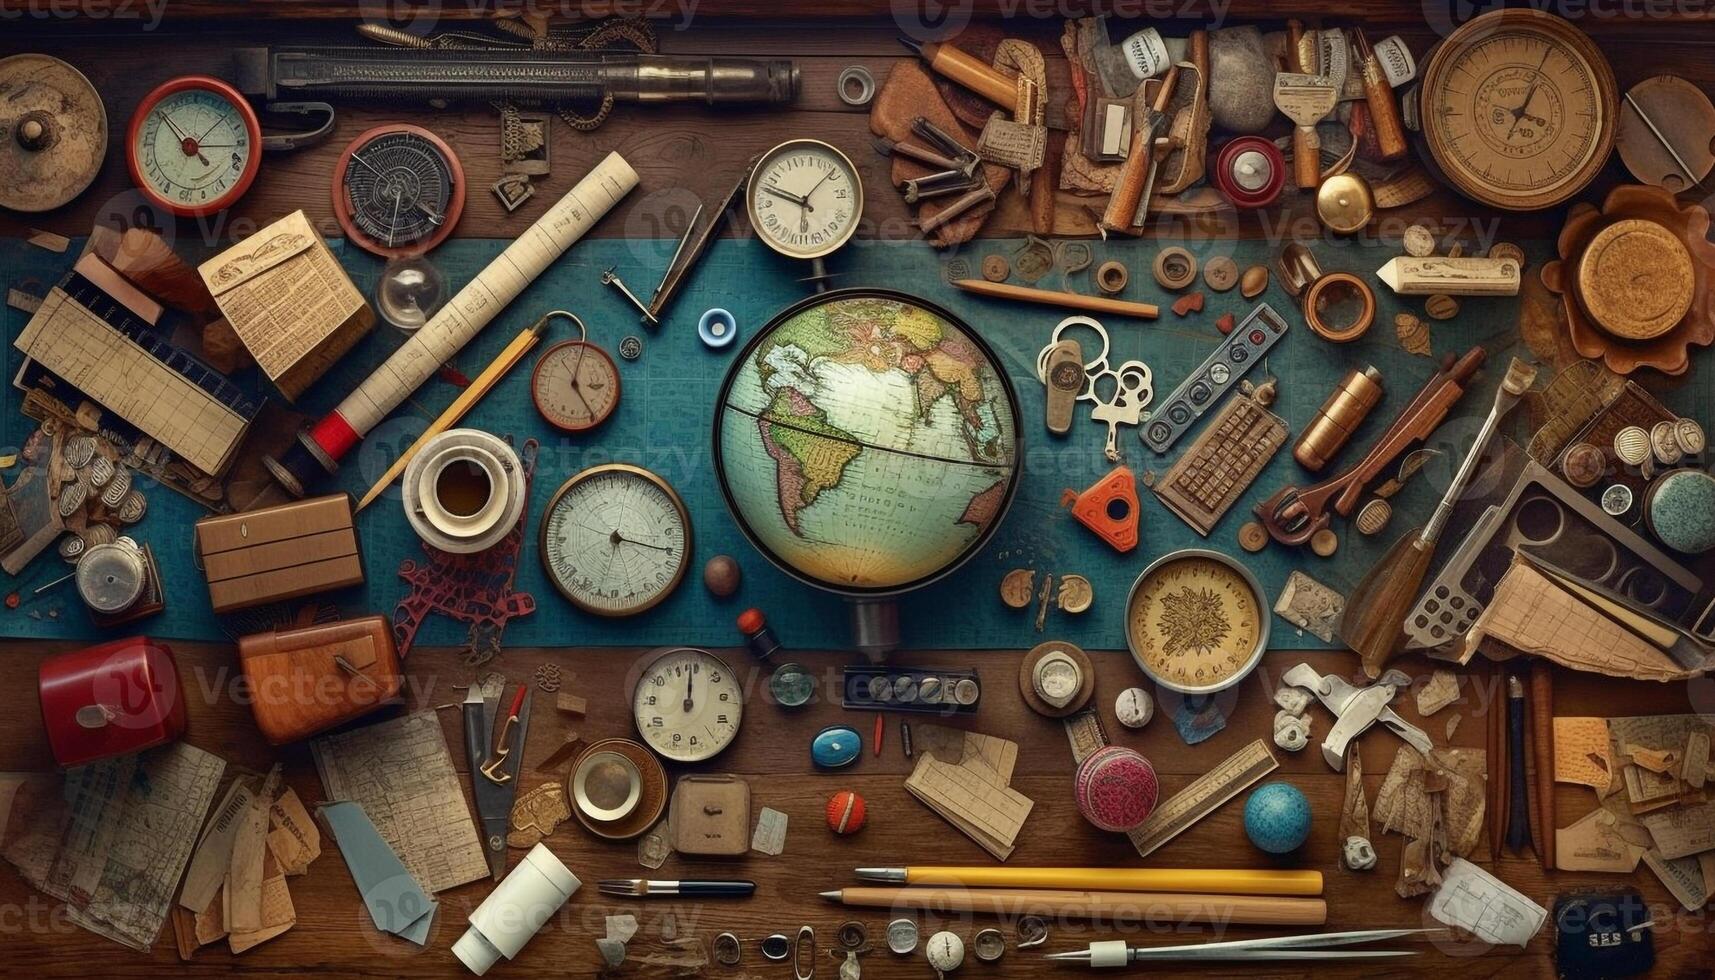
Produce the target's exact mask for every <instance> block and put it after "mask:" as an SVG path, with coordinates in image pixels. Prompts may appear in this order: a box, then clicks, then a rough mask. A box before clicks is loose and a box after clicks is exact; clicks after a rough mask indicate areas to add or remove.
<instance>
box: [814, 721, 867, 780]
mask: <svg viewBox="0 0 1715 980" xmlns="http://www.w3.org/2000/svg"><path fill="white" fill-rule="evenodd" d="M862 754H863V737H862V736H861V735H859V734H858V733H857V729H855V728H848V727H846V726H845V725H829V726H828V727H827V728H824V729H822V730H821V731H819V732H817V733H816V737H815V738H814V739H812V740H811V741H810V761H811V762H813V763H815V764H816V768H818V769H843V768H845V767H846V766H849V765H851V764H852V763H854V762H856V761H857V757H858V756H860V755H862Z"/></svg>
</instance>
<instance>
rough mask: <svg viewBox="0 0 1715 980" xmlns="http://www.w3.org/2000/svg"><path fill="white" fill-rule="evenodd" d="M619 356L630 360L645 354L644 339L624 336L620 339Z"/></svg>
mask: <svg viewBox="0 0 1715 980" xmlns="http://www.w3.org/2000/svg"><path fill="white" fill-rule="evenodd" d="M619 356H620V357H623V358H625V359H626V360H628V361H635V360H637V359H638V358H639V357H642V356H643V340H642V338H639V337H622V338H620V341H619Z"/></svg>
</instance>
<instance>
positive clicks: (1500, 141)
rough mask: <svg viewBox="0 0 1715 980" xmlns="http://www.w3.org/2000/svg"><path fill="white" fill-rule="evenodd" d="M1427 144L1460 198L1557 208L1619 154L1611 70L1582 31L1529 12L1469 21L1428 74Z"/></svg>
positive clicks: (1439, 51)
mask: <svg viewBox="0 0 1715 980" xmlns="http://www.w3.org/2000/svg"><path fill="white" fill-rule="evenodd" d="M1419 99H1420V115H1421V118H1422V125H1423V138H1424V142H1425V143H1426V144H1427V146H1428V149H1429V154H1430V156H1431V157H1433V159H1434V163H1435V165H1436V167H1437V168H1438V169H1439V170H1440V171H1441V173H1442V175H1443V176H1444V177H1445V178H1446V179H1447V181H1448V182H1449V183H1450V184H1452V185H1453V187H1454V188H1456V189H1457V190H1459V191H1460V192H1461V193H1463V194H1465V195H1466V196H1468V197H1470V198H1472V199H1473V200H1476V201H1479V202H1481V203H1483V204H1487V205H1490V206H1492V207H1496V208H1502V209H1505V210H1509V211H1535V210H1539V209H1541V208H1548V207H1553V206H1554V205H1556V204H1559V203H1561V202H1563V201H1565V200H1566V199H1568V198H1570V197H1572V196H1573V195H1574V194H1577V193H1578V192H1579V191H1580V190H1582V189H1583V188H1584V187H1585V185H1587V184H1589V183H1590V181H1591V180H1592V179H1594V178H1595V176H1596V174H1597V173H1598V172H1599V171H1601V169H1602V166H1603V165H1604V164H1605V163H1606V162H1607V159H1608V153H1609V151H1610V150H1611V149H1612V148H1613V145H1614V128H1615V122H1616V119H1617V117H1618V112H1617V108H1616V106H1617V104H1618V92H1617V89H1616V88H1615V85H1614V71H1613V69H1612V68H1611V67H1610V66H1609V65H1608V62H1607V60H1606V59H1605V58H1604V57H1603V56H1602V52H1601V51H1600V50H1598V49H1597V47H1596V45H1595V43H1594V42H1592V41H1591V40H1590V38H1589V37H1588V36H1586V35H1585V34H1584V33H1583V32H1582V31H1580V30H1578V28H1576V27H1574V26H1572V24H1571V23H1569V22H1567V21H1566V20H1564V19H1562V18H1560V17H1557V16H1555V15H1553V14H1548V13H1543V12H1541V11H1537V10H1531V9H1526V8H1515V9H1507V10H1496V11H1491V12H1489V13H1486V14H1483V15H1482V16H1480V17H1475V18H1472V19H1471V20H1470V21H1468V22H1467V23H1465V24H1464V25H1463V26H1461V27H1459V28H1458V29H1457V30H1455V31H1454V32H1453V33H1452V34H1450V35H1448V37H1447V39H1446V40H1445V41H1443V42H1441V44H1440V45H1439V46H1438V47H1437V48H1436V49H1435V50H1434V51H1433V52H1432V53H1431V54H1430V56H1429V59H1428V61H1427V63H1426V64H1425V65H1424V69H1423V81H1422V87H1421V92H1420V95H1419Z"/></svg>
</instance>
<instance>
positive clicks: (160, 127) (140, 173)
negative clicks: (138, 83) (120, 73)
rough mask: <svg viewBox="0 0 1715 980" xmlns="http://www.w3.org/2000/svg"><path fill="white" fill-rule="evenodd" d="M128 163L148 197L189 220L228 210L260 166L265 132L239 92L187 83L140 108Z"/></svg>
mask: <svg viewBox="0 0 1715 980" xmlns="http://www.w3.org/2000/svg"><path fill="white" fill-rule="evenodd" d="M125 162H126V164H127V165H128V166H129V167H130V170H131V179H132V181H133V182H135V183H136V185H137V189H138V190H139V191H141V192H142V194H143V196H144V197H146V198H148V199H149V201H150V202H152V203H153V204H155V205H156V206H158V207H161V208H164V209H166V210H167V211H168V212H170V213H172V214H176V215H178V216H180V217H184V218H198V217H203V216H205V215H210V214H214V213H215V212H217V211H221V210H224V209H225V208H227V207H230V206H231V205H232V204H233V203H234V202H236V201H237V200H238V199H239V198H240V197H243V196H244V192H245V191H247V190H249V189H250V184H251V183H252V182H253V181H254V180H255V179H256V171H257V170H259V169H261V166H262V124H261V123H260V122H259V121H258V120H257V118H256V110H254V109H252V108H250V103H248V102H246V101H245V100H244V96H242V95H240V94H239V92H238V90H237V89H235V88H233V87H232V86H231V85H228V84H226V83H225V82H223V81H221V80H220V79H218V78H210V77H208V76H206V75H186V76H183V77H181V78H175V79H172V80H171V81H168V82H166V83H165V84H163V85H160V86H159V87H157V88H155V89H154V90H153V91H151V92H150V93H149V94H148V95H145V96H143V101H142V102H140V103H139V104H138V105H137V111H136V112H135V113H134V114H133V115H132V116H131V128H130V131H129V132H128V133H127V135H126V137H125Z"/></svg>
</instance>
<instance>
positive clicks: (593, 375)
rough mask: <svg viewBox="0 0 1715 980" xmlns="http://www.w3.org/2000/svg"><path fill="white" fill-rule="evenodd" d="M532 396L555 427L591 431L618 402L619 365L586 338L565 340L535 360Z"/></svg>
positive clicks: (531, 387)
mask: <svg viewBox="0 0 1715 980" xmlns="http://www.w3.org/2000/svg"><path fill="white" fill-rule="evenodd" d="M530 398H531V400H532V401H534V402H535V403H536V411H538V412H540V413H541V414H542V418H544V419H546V420H547V421H548V424H550V425H552V426H553V427H554V428H556V429H559V430H560V431H562V432H585V431H588V430H590V429H593V428H595V427H596V426H598V425H600V424H602V423H603V422H606V421H607V419H608V417H609V416H610V415H612V414H613V410H614V409H615V408H617V407H618V406H619V366H618V365H616V364H614V363H613V358H612V357H609V356H608V353H607V351H605V350H602V349H601V348H600V347H597V346H596V345H594V344H592V343H590V342H589V341H587V340H567V341H562V342H561V343H558V344H555V345H554V346H552V347H550V348H548V350H547V351H546V352H545V353H543V355H542V357H541V359H540V360H538V361H537V362H536V370H535V373H533V374H531V375H530Z"/></svg>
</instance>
